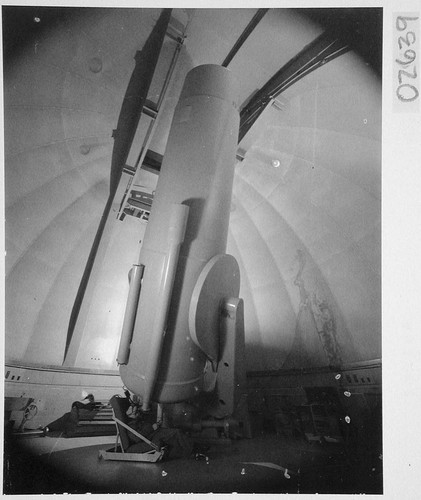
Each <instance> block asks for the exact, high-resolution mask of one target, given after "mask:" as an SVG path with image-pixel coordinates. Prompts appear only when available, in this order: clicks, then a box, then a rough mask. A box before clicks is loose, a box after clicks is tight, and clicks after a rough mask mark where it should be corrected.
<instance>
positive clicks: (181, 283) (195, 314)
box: [117, 65, 245, 418]
mask: <svg viewBox="0 0 421 500" xmlns="http://www.w3.org/2000/svg"><path fill="white" fill-rule="evenodd" d="M238 129H239V113H238V109H237V104H236V82H235V79H234V76H233V74H232V73H231V72H230V71H229V70H227V69H226V68H224V67H222V66H217V65H203V66H199V67H196V68H194V69H193V70H191V71H190V72H189V73H188V75H187V77H186V81H185V83H184V87H183V90H182V93H181V96H180V100H179V103H178V105H177V107H176V110H175V114H174V118H173V122H172V125H171V130H170V134H169V138H168V143H167V148H166V152H165V155H164V160H163V164H162V167H161V173H160V176H159V181H158V186H157V190H156V194H155V198H154V202H153V207H152V212H151V217H150V220H149V223H148V226H147V229H146V233H145V237H144V241H143V245H142V248H141V251H140V255H139V261H138V263H137V264H135V265H134V266H133V269H132V271H131V280H130V290H129V298H128V302H127V306H126V313H125V318H124V325H123V331H122V335H121V341H120V347H119V352H118V358H117V362H118V364H119V369H120V374H121V378H122V380H123V383H124V384H125V386H126V387H127V388H128V389H129V390H130V391H132V392H133V393H134V394H136V395H138V396H139V397H140V399H141V400H142V409H143V410H148V409H149V407H150V404H151V402H156V403H179V402H183V401H188V400H191V399H192V398H194V397H195V396H197V395H198V394H200V393H202V392H203V390H204V389H206V386H208V385H209V380H212V379H213V381H214V383H213V385H212V383H211V386H212V389H213V394H214V396H216V397H214V398H213V401H214V403H212V404H211V405H210V407H209V408H208V414H210V415H213V416H215V417H220V418H222V417H226V416H229V415H232V414H233V413H234V411H235V408H236V407H237V406H238V404H239V402H240V400H241V399H243V396H244V394H242V392H243V391H244V388H245V371H244V326H243V323H244V321H243V302H242V300H241V299H240V298H239V288H240V274H239V268H238V264H237V262H236V260H235V259H234V258H233V257H232V256H230V255H227V254H225V251H226V243H227V233H228V223H229V216H230V209H231V194H232V183H233V176H234V165H235V153H236V148H237V141H238ZM215 379H216V382H215Z"/></svg>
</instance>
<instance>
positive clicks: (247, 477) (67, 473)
mask: <svg viewBox="0 0 421 500" xmlns="http://www.w3.org/2000/svg"><path fill="white" fill-rule="evenodd" d="M113 444H114V438H113V437H102V438H74V439H72V440H70V439H65V438H57V437H56V438H52V437H31V438H20V439H18V440H15V439H13V438H9V440H8V441H7V447H6V454H5V473H4V486H3V490H4V493H6V494H42V493H49V494H51V493H87V492H91V493H157V492H162V493H210V492H214V493H233V492H238V493H367V494H381V493H382V473H381V460H380V459H379V458H378V457H376V458H374V459H373V457H372V456H370V457H367V456H361V455H360V456H358V455H356V454H355V453H354V454H353V456H351V455H350V454H349V453H346V452H345V450H344V449H343V446H341V445H338V444H324V445H320V444H318V443H312V444H311V443H307V442H304V441H303V440H298V439H292V440H291V438H290V439H287V438H283V437H280V436H277V435H275V434H266V435H261V436H259V437H254V438H252V439H242V440H238V441H233V443H232V445H230V446H224V447H221V446H214V447H212V448H211V449H210V450H209V451H208V452H207V458H208V459H207V460H206V459H202V460H195V458H194V457H192V458H189V459H173V460H167V461H163V462H159V463H156V464H152V463H135V462H115V461H104V460H101V459H99V457H98V450H100V449H102V450H104V449H110V448H112V447H113Z"/></svg>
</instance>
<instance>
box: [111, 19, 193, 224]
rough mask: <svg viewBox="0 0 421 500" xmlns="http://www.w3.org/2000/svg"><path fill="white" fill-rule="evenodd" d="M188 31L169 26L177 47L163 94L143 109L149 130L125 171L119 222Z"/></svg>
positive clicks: (126, 205)
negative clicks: (124, 185)
mask: <svg viewBox="0 0 421 500" xmlns="http://www.w3.org/2000/svg"><path fill="white" fill-rule="evenodd" d="M186 31H187V26H186V27H185V28H184V30H183V31H180V30H178V29H177V28H175V27H174V26H172V25H171V23H170V25H169V26H168V30H167V32H166V36H168V37H169V38H171V39H172V40H174V41H175V42H176V46H175V49H174V53H173V56H172V59H171V62H170V65H169V67H168V70H167V73H166V76H165V80H164V83H163V86H162V89H161V92H160V94H159V97H158V101H157V102H156V103H154V102H152V101H150V100H146V103H145V105H144V106H143V109H142V115H146V116H148V117H149V118H150V122H149V126H148V128H147V131H146V133H145V136H144V138H143V143H142V146H141V148H140V152H139V154H138V156H137V159H136V162H135V164H134V166H133V167H129V168H125V169H124V171H125V172H126V173H128V174H129V175H130V178H129V181H128V183H127V187H126V189H125V192H124V196H123V199H122V201H121V204H120V208H119V211H118V214H117V219H118V220H123V219H124V216H125V213H124V210H125V209H126V208H127V207H128V206H130V204H129V198H131V192H132V186H135V185H136V183H137V182H138V180H139V177H140V171H141V169H142V165H143V163H144V160H145V157H146V154H147V153H148V148H149V144H150V142H151V140H152V138H153V135H154V133H155V129H156V125H157V118H158V116H159V112H160V109H161V106H162V103H163V101H164V98H165V95H166V93H167V90H168V87H169V85H170V82H171V78H172V76H173V73H174V69H175V66H176V64H177V60H178V56H179V55H180V51H181V47H182V45H183V43H184V40H185V39H186V37H187V34H186Z"/></svg>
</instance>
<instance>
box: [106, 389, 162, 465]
mask: <svg viewBox="0 0 421 500" xmlns="http://www.w3.org/2000/svg"><path fill="white" fill-rule="evenodd" d="M110 404H111V407H112V409H113V418H114V421H115V424H116V427H117V439H116V443H115V446H114V448H113V449H110V450H99V452H98V456H99V458H101V459H103V460H123V461H131V462H159V461H160V460H161V459H162V457H163V456H164V451H165V450H164V448H160V447H159V446H157V445H156V444H155V443H153V442H152V441H150V440H149V439H147V438H146V437H145V436H143V435H142V434H140V433H139V432H137V431H135V430H134V429H132V428H131V427H129V425H128V417H127V415H126V413H127V410H128V409H129V406H130V401H129V400H128V399H127V398H125V397H119V396H117V395H116V396H113V397H112V398H111V399H110ZM129 433H132V434H133V435H135V436H137V437H138V438H139V439H140V440H141V441H140V442H138V443H131V442H130V438H129ZM145 445H146V448H147V447H149V448H150V449H149V450H148V449H147V450H146V451H145Z"/></svg>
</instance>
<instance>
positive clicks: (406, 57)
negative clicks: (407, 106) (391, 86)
mask: <svg viewBox="0 0 421 500" xmlns="http://www.w3.org/2000/svg"><path fill="white" fill-rule="evenodd" d="M417 19H418V17H404V16H398V17H397V18H396V29H397V30H398V31H400V32H402V31H405V30H406V29H407V28H408V22H410V21H416V20H417ZM415 41H416V36H415V33H414V32H413V31H408V32H407V33H405V34H402V36H400V37H399V38H398V45H399V49H400V50H402V49H404V48H405V47H404V45H406V47H410V46H411V45H413V44H414V43H415ZM400 57H401V58H400V59H396V62H397V63H398V64H399V65H401V66H403V67H404V68H405V69H399V71H398V81H399V86H398V88H397V89H396V95H397V96H398V99H399V100H400V101H403V102H411V101H415V99H417V98H418V96H419V92H418V89H417V87H416V86H415V85H412V84H411V83H408V82H405V83H404V77H406V78H410V79H416V78H417V76H418V75H417V69H416V66H415V60H416V58H417V53H416V52H415V50H414V49H413V48H411V49H406V50H405V51H404V53H403V54H400ZM412 64H413V66H412V67H410V65H412ZM414 83H415V82H414Z"/></svg>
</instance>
